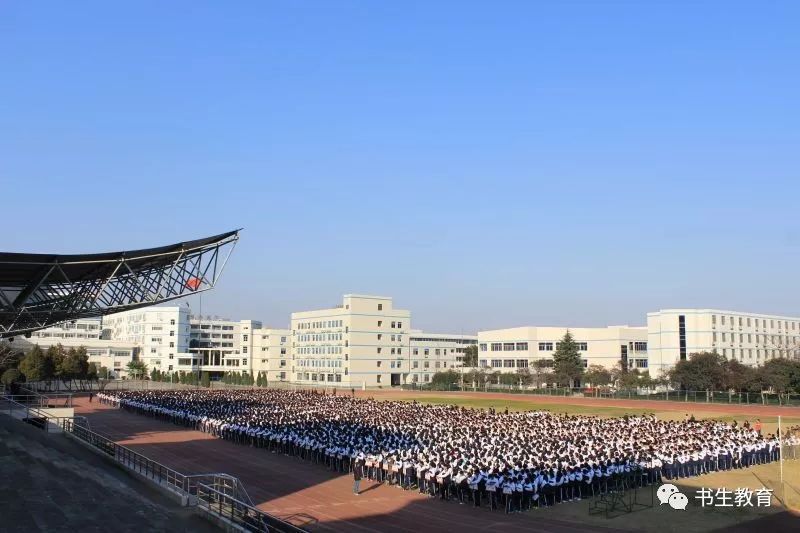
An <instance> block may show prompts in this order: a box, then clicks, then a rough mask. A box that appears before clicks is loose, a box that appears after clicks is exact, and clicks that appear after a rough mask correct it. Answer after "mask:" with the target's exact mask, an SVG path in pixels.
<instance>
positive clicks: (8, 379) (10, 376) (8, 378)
mask: <svg viewBox="0 0 800 533" xmlns="http://www.w3.org/2000/svg"><path fill="white" fill-rule="evenodd" d="M23 381H25V376H24V375H23V374H22V372H20V371H19V370H17V369H16V368H9V369H8V370H6V371H5V372H3V375H2V376H0V383H2V384H3V385H5V386H6V387H11V386H12V385H13V384H15V383H22V382H23Z"/></svg>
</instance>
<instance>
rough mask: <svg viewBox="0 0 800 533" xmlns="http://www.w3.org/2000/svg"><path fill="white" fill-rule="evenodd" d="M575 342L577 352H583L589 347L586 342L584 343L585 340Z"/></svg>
mask: <svg viewBox="0 0 800 533" xmlns="http://www.w3.org/2000/svg"><path fill="white" fill-rule="evenodd" d="M575 344H577V345H578V351H579V352H585V351H586V350H588V349H589V346H588V344H587V343H585V342H576V343H575Z"/></svg>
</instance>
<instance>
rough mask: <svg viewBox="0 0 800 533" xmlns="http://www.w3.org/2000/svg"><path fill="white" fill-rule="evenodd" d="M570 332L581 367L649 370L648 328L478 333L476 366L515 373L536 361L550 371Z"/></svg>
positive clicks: (527, 329)
mask: <svg viewBox="0 0 800 533" xmlns="http://www.w3.org/2000/svg"><path fill="white" fill-rule="evenodd" d="M567 331H569V332H570V333H571V334H572V336H573V337H574V339H575V342H576V343H577V344H578V350H579V351H580V354H581V358H582V359H583V366H584V367H588V366H589V365H602V366H604V367H606V368H608V369H609V370H610V369H612V368H614V367H615V366H617V365H618V364H619V361H620V360H622V361H623V362H624V364H626V365H627V366H628V367H629V368H640V369H645V370H646V369H647V368H648V356H647V337H648V335H647V328H646V327H632V326H608V327H605V328H581V327H578V328H568V327H519V328H508V329H496V330H491V331H479V332H478V366H480V367H482V368H485V369H487V370H491V371H500V372H516V371H517V370H519V369H522V368H530V367H531V366H533V364H534V363H535V362H536V361H537V360H543V361H545V362H546V366H548V367H552V363H553V352H554V351H555V349H556V348H557V346H558V343H559V342H560V341H561V339H562V338H563V337H564V335H565V334H566V333H567Z"/></svg>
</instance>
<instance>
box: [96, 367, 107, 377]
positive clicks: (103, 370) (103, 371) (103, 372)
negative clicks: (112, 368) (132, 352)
mask: <svg viewBox="0 0 800 533" xmlns="http://www.w3.org/2000/svg"><path fill="white" fill-rule="evenodd" d="M97 375H98V376H99V377H100V379H109V372H108V367H105V366H101V367H100V370H99V371H98V372H97Z"/></svg>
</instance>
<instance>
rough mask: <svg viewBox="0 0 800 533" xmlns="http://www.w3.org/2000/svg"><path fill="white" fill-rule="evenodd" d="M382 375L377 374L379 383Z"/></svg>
mask: <svg viewBox="0 0 800 533" xmlns="http://www.w3.org/2000/svg"><path fill="white" fill-rule="evenodd" d="M382 377H383V376H381V375H380V374H378V383H380V382H381V378H382Z"/></svg>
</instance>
